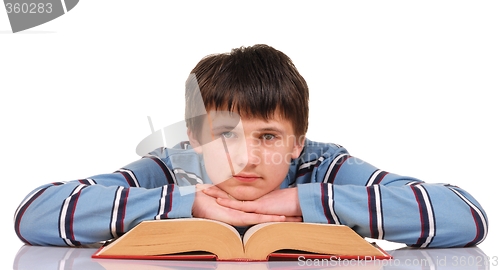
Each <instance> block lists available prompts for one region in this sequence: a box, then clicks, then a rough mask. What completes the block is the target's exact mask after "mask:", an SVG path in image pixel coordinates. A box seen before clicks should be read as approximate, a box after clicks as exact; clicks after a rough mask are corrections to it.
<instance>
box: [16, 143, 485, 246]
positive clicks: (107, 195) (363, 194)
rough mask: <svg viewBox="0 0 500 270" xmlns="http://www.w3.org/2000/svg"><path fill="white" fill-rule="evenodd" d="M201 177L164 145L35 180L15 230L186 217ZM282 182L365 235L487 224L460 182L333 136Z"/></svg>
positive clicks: (36, 239) (123, 227)
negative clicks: (78, 174)
mask: <svg viewBox="0 0 500 270" xmlns="http://www.w3.org/2000/svg"><path fill="white" fill-rule="evenodd" d="M198 183H209V184H211V181H210V179H209V178H208V176H207V174H206V171H205V169H204V166H203V161H202V160H201V157H200V156H199V155H198V154H196V153H195V152H194V151H193V150H192V149H183V148H181V147H174V148H171V149H167V148H160V149H157V150H155V151H153V152H152V153H150V155H148V156H145V157H143V158H141V159H139V160H137V161H135V162H133V163H130V164H128V165H127V166H124V167H123V168H120V169H119V170H117V171H115V172H113V173H109V174H101V175H95V176H92V177H88V178H84V179H78V180H73V181H68V182H56V183H50V184H46V185H43V186H41V187H39V188H37V189H35V190H34V191H32V192H31V193H29V194H28V196H27V197H26V198H25V199H24V200H23V201H22V202H21V204H20V205H19V207H18V209H17V210H16V213H15V217H14V226H15V231H16V233H17V235H18V237H19V238H20V239H21V240H22V241H24V242H25V243H27V244H31V245H57V246H80V245H84V244H92V243H96V242H100V241H105V240H108V239H112V238H116V237H119V236H120V235H122V234H123V233H125V232H127V231H128V230H130V229H131V228H133V227H134V226H135V225H137V224H138V223H139V222H141V221H143V220H152V219H168V218H187V217H192V215H191V209H192V206H193V202H194V195H195V194H194V192H195V184H198ZM280 187H281V188H290V187H297V189H298V194H299V203H300V207H301V210H302V214H303V220H304V222H313V223H330V224H344V225H347V226H349V227H351V228H353V229H354V230H355V231H356V232H357V233H359V234H360V235H361V236H364V237H371V238H376V239H386V240H389V241H394V242H400V243H405V244H406V245H408V246H412V247H464V246H474V245H476V244H478V243H480V242H482V241H483V240H484V239H485V237H486V235H487V232H488V221H487V217H486V214H485V212H484V210H483V209H482V208H481V206H480V205H479V203H478V202H477V201H476V200H475V199H474V198H473V197H472V196H471V195H470V194H469V193H467V192H466V191H464V190H463V189H461V188H459V187H456V186H452V185H449V184H430V183H425V182H423V181H421V180H418V179H415V178H412V177H406V176H400V175H397V174H393V173H390V172H387V171H383V170H380V169H378V168H376V167H374V166H372V165H370V164H369V163H367V162H365V161H363V160H361V159H358V158H355V157H353V156H350V155H349V153H348V152H347V151H346V149H344V148H343V147H341V146H339V145H336V144H326V143H318V142H313V141H310V140H306V145H305V147H304V150H303V151H302V154H301V156H300V157H299V158H297V159H295V160H293V161H292V163H291V164H290V170H289V173H288V175H287V176H286V178H285V179H284V181H283V182H282V183H281V186H280Z"/></svg>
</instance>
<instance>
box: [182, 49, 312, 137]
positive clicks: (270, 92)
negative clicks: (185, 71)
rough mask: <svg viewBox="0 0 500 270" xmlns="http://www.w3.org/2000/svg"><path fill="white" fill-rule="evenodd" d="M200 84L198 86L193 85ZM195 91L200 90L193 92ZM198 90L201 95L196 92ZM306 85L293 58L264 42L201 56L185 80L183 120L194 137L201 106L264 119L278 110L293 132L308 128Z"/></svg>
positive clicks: (307, 92)
mask: <svg viewBox="0 0 500 270" xmlns="http://www.w3.org/2000/svg"><path fill="white" fill-rule="evenodd" d="M198 87H199V88H198ZM198 89H199V90H198ZM200 94H201V96H200ZM308 103H309V89H308V87H307V83H306V81H305V80H304V78H303V77H302V76H301V75H300V74H299V72H298V70H297V68H296V67H295V65H294V64H293V63H292V60H291V59H290V58H289V57H288V56H287V55H285V54H284V53H283V52H281V51H279V50H276V49H274V48H272V47H270V46H268V45H262V44H258V45H254V46H250V47H240V48H236V49H233V50H232V51H231V52H230V53H223V54H214V55H209V56H207V57H205V58H203V59H202V60H201V61H200V62H199V63H198V64H197V65H196V67H195V68H194V69H193V70H192V71H191V75H190V76H189V78H188V79H187V81H186V114H185V117H186V123H187V126H188V128H190V129H191V130H192V131H193V133H194V134H195V136H198V135H199V128H198V129H197V128H195V127H200V126H201V125H200V122H199V121H202V119H203V117H195V116H202V115H203V113H204V108H206V109H207V110H227V111H231V112H236V113H238V114H239V115H242V116H245V117H251V118H253V117H256V118H262V119H264V120H267V119H269V118H270V117H272V116H273V114H274V113H275V112H278V114H280V115H281V116H282V117H283V118H284V119H287V120H289V121H291V123H292V125H293V127H294V133H295V135H296V136H303V135H305V134H306V132H307V127H308V117H309V104H308Z"/></svg>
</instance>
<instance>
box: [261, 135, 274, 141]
mask: <svg viewBox="0 0 500 270" xmlns="http://www.w3.org/2000/svg"><path fill="white" fill-rule="evenodd" d="M274 138H276V136H274V135H273V134H264V135H262V139H264V140H272V139H274Z"/></svg>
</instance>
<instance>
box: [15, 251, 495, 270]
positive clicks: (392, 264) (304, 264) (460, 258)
mask: <svg viewBox="0 0 500 270" xmlns="http://www.w3.org/2000/svg"><path fill="white" fill-rule="evenodd" d="M96 250H97V249H96V248H66V247H38V246H22V247H21V248H20V249H19V251H18V252H17V255H16V257H15V259H14V262H13V269H30V270H31V269H86V270H92V269H120V270H127V269H331V268H349V269H490V268H496V267H498V258H497V257H496V256H488V255H487V254H485V253H484V252H483V251H482V250H481V249H480V248H478V247H471V248H450V249H411V248H402V249H396V250H389V251H388V252H389V253H390V254H391V255H392V256H393V257H394V259H392V260H380V261H347V260H346V261H336V260H323V261H320V260H297V261H287V262H212V261H211V262H196V261H160V260H114V259H113V260H112V259H92V258H91V255H92V254H93V253H94V252H95V251H96Z"/></svg>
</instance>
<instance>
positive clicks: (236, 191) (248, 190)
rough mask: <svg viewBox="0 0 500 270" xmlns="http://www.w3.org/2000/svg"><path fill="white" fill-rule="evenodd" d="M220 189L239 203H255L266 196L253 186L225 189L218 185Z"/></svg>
mask: <svg viewBox="0 0 500 270" xmlns="http://www.w3.org/2000/svg"><path fill="white" fill-rule="evenodd" d="M218 187H219V188H220V189H222V190H224V191H225V192H226V193H227V194H228V195H229V196H231V197H232V198H234V199H235V200H238V201H254V200H257V199H258V198H260V197H262V196H264V195H265V194H266V193H265V192H264V191H262V190H259V189H257V188H255V187H251V186H237V187H224V186H221V185H218Z"/></svg>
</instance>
